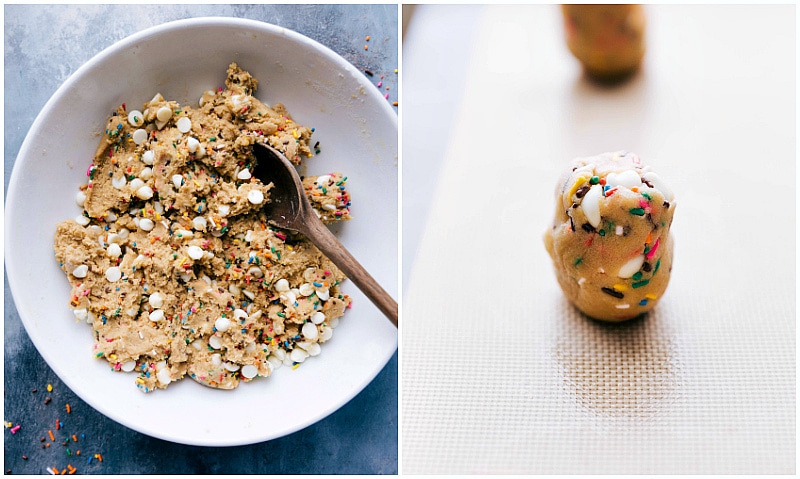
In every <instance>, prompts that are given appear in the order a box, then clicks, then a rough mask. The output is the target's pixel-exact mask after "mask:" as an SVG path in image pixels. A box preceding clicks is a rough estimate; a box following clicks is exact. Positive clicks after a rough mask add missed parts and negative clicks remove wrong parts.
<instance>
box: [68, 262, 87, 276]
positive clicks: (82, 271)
mask: <svg viewBox="0 0 800 479" xmlns="http://www.w3.org/2000/svg"><path fill="white" fill-rule="evenodd" d="M88 273H89V267H88V266H86V265H85V264H82V265H80V266H78V267H76V268H75V269H73V270H72V276H75V277H76V278H85V277H86V275H87V274H88Z"/></svg>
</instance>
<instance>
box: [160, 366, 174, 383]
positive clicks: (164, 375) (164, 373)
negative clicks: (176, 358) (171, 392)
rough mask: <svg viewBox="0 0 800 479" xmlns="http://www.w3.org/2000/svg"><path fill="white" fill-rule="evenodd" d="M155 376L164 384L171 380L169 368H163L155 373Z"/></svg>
mask: <svg viewBox="0 0 800 479" xmlns="http://www.w3.org/2000/svg"><path fill="white" fill-rule="evenodd" d="M156 378H158V382H160V383H161V384H163V385H164V386H166V385H167V384H169V383H170V382H172V378H171V377H170V375H169V369H167V368H164V369H162V370H160V371H158V372H157V373H156Z"/></svg>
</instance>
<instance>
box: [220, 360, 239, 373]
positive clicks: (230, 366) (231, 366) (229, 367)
mask: <svg viewBox="0 0 800 479" xmlns="http://www.w3.org/2000/svg"><path fill="white" fill-rule="evenodd" d="M223 366H224V367H225V369H227V370H228V371H230V372H232V373H235V372H236V371H238V370H239V365H238V364H233V363H229V362H226V363H225V364H223Z"/></svg>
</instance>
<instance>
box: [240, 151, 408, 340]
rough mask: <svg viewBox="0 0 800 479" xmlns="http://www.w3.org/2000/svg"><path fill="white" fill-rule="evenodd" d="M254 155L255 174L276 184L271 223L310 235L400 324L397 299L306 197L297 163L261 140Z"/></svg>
mask: <svg viewBox="0 0 800 479" xmlns="http://www.w3.org/2000/svg"><path fill="white" fill-rule="evenodd" d="M253 154H254V155H255V157H256V160H257V161H256V167H255V168H254V169H253V171H252V173H253V176H255V177H256V178H258V179H259V180H261V182H262V183H264V184H265V185H268V184H270V183H272V184H273V185H274V186H273V188H272V189H271V190H270V196H269V198H270V201H269V202H267V203H265V206H264V210H265V212H266V213H267V217H268V218H269V220H268V221H269V223H270V224H271V225H273V226H276V227H278V228H284V229H288V230H292V231H296V232H298V233H301V234H302V235H303V236H305V237H306V238H308V239H309V241H311V242H312V243H314V245H316V247H317V248H319V250H320V251H322V253H323V254H325V256H327V257H328V258H329V259H330V260H331V261H333V263H334V264H335V265H336V266H337V267H339V269H341V270H342V272H344V274H345V275H346V276H347V277H348V278H349V279H350V281H352V282H353V283H355V285H356V286H357V287H358V289H360V290H361V292H362V293H364V295H366V296H367V298H369V300H370V301H372V302H373V303H374V304H375V306H377V307H378V309H380V310H381V312H382V313H383V314H385V315H386V317H387V318H389V320H390V321H391V322H392V324H394V326H395V327H397V302H396V301H395V300H394V299H392V297H391V296H389V293H387V292H386V291H385V290H384V289H383V288H381V286H380V285H379V284H378V282H377V281H375V279H374V278H373V277H372V276H371V275H370V274H369V273H368V272H367V270H365V269H364V267H363V266H361V264H360V263H359V262H358V261H356V259H355V258H354V257H353V255H351V254H350V252H349V251H347V249H346V248H345V247H344V246H342V244H341V243H340V242H339V240H338V239H336V236H334V235H333V233H331V231H330V230H329V229H328V227H327V226H325V224H324V223H323V222H322V220H320V219H319V217H318V216H317V214H316V213H315V212H314V209H313V208H312V206H311V202H309V200H308V198H307V197H306V194H305V189H304V188H303V183H302V181H301V180H300V176H299V175H298V174H297V170H295V168H294V165H292V164H291V163H290V162H289V160H288V159H287V158H286V157H285V156H283V154H281V153H280V152H279V151H278V150H276V149H274V148H272V147H271V146H268V145H263V144H261V143H255V144H254V145H253Z"/></svg>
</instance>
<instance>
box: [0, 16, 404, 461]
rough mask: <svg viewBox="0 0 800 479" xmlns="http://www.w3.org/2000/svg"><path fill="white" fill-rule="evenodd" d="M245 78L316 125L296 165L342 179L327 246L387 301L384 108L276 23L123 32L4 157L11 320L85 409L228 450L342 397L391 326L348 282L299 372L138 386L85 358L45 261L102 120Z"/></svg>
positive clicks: (390, 239) (329, 407) (367, 367)
mask: <svg viewBox="0 0 800 479" xmlns="http://www.w3.org/2000/svg"><path fill="white" fill-rule="evenodd" d="M232 61H236V62H237V63H238V64H239V65H240V66H241V67H242V68H243V69H245V70H247V71H249V72H250V73H251V74H253V76H255V77H256V78H257V79H258V80H259V82H260V83H259V90H258V92H257V95H256V96H257V97H259V98H260V99H261V100H262V101H265V102H266V103H268V104H271V103H275V102H282V103H284V104H285V105H286V106H287V108H288V109H289V111H290V112H291V113H292V115H293V116H294V118H295V119H296V120H297V121H299V122H301V123H304V124H306V125H309V126H312V127H314V128H316V132H315V133H314V137H313V138H314V141H319V142H320V144H321V147H322V153H321V154H320V155H318V156H317V157H315V158H312V159H310V160H309V161H308V162H307V173H308V174H322V173H326V172H328V171H333V170H340V171H342V172H343V173H344V174H346V175H347V176H348V177H349V180H348V189H349V191H350V193H351V195H352V198H353V207H352V214H353V217H354V219H353V220H352V221H350V222H348V223H346V224H342V225H340V226H337V227H336V228H335V232H336V233H337V235H338V236H339V238H340V240H341V241H342V243H343V244H344V245H345V246H346V247H347V248H348V249H350V251H351V252H352V253H353V254H354V256H355V257H356V258H358V259H359V260H360V261H361V263H362V264H363V265H364V266H365V267H366V268H367V270H369V271H370V272H371V273H372V274H373V275H374V276H375V278H376V279H377V280H378V281H379V282H380V283H381V284H382V285H383V286H384V288H385V289H386V290H387V291H389V292H390V293H391V294H392V295H393V296H394V297H397V276H398V274H397V238H398V232H397V223H398V211H397V197H398V195H397V180H398V171H397V116H396V114H395V112H394V111H393V110H392V108H391V107H390V106H389V104H388V102H387V101H386V100H385V99H384V98H383V97H382V96H381V95H380V93H379V92H378V90H377V89H376V88H375V87H374V86H373V85H371V84H370V83H369V81H368V80H367V79H366V78H365V77H364V76H363V75H362V74H361V73H360V72H359V71H357V70H356V69H355V68H354V67H353V66H352V65H351V64H349V63H348V62H347V61H345V60H344V59H342V58H341V57H339V56H338V55H336V54H335V53H334V52H332V51H331V50H329V49H328V48H326V47H324V46H322V45H320V44H318V43H316V42H314V41H313V40H310V39H308V38H306V37H304V36H302V35H300V34H297V33H295V32H292V31H289V30H286V29H284V28H280V27H277V26H273V25H269V24H265V23H261V22H256V21H251V20H243V19H235V18H196V19H189V20H180V21H176V22H171V23H167V24H164V25H161V26H157V27H154V28H150V29H148V30H145V31H142V32H140V33H137V34H135V35H132V36H130V37H128V38H126V39H124V40H122V41H120V42H118V43H116V44H114V45H113V46H111V47H110V48H108V49H106V50H104V51H102V52H101V53H99V54H98V55H97V56H95V57H94V58H93V59H91V60H90V61H89V62H88V63H86V64H85V65H83V66H82V67H81V68H80V69H79V70H78V71H76V72H75V74H74V75H72V76H71V77H70V78H69V79H68V80H67V81H66V82H65V83H64V84H63V85H62V86H61V88H59V89H58V91H57V92H56V93H55V94H54V95H53V97H52V98H51V99H50V100H49V101H48V102H47V104H46V105H45V106H44V109H43V110H42V112H41V113H40V114H39V116H38V117H37V118H36V121H35V122H34V123H33V126H32V127H31V130H30V132H29V133H28V136H27V137H26V139H25V142H24V143H23V144H22V148H21V149H20V152H19V156H18V157H17V160H16V163H15V165H14V171H13V173H12V175H11V181H10V185H9V188H8V195H7V199H6V212H5V213H6V216H5V226H6V228H5V231H6V233H5V242H6V243H5V261H6V268H7V269H6V271H7V273H8V280H9V285H10V286H11V291H12V293H13V296H14V301H15V303H16V306H17V310H18V311H19V314H20V317H21V318H22V322H23V324H24V325H25V329H26V330H27V332H28V334H29V335H30V337H31V339H32V340H33V343H34V344H35V345H36V348H37V349H38V350H39V352H40V353H41V354H42V356H43V357H44V358H45V360H46V361H47V363H48V364H49V365H50V366H51V367H52V368H53V370H54V371H55V372H56V374H58V376H59V377H60V378H61V379H62V380H63V381H64V382H65V383H66V384H67V385H68V386H69V387H70V388H71V389H72V390H73V391H74V392H75V393H76V394H77V395H78V396H80V397H81V398H82V399H84V400H85V401H86V402H87V403H89V404H90V405H91V406H92V407H94V408H95V409H97V410H98V411H100V412H101V413H103V414H105V415H106V416H108V417H110V418H111V419H113V420H115V421H117V422H120V423H122V424H124V425H126V426H128V427H130V428H132V429H135V430H137V431H140V432H142V433H145V434H148V435H151V436H155V437H159V438H162V439H166V440H169V441H174V442H178V443H183V444H194V445H208V446H228V445H241V444H250V443H255V442H260V441H264V440H268V439H273V438H276V437H280V436H282V435H285V434H288V433H291V432H294V431H296V430H298V429H301V428H303V427H305V426H308V425H310V424H312V423H314V422H316V421H318V420H320V419H322V418H324V417H325V416H327V415H328V414H330V413H331V412H333V411H335V410H336V409H338V408H339V407H340V406H342V405H343V404H345V403H346V402H347V401H349V400H350V399H351V398H352V397H353V396H355V395H356V394H357V393H358V392H359V391H361V390H362V389H363V388H364V387H365V386H366V385H367V384H368V383H369V382H370V381H371V380H372V379H373V378H374V377H375V376H376V375H377V373H378V372H379V371H380V370H381V369H382V368H383V366H384V365H385V364H386V362H387V361H388V360H389V358H390V357H391V356H392V354H393V352H394V351H395V349H396V347H397V331H396V329H395V328H394V327H393V326H392V325H391V324H390V323H389V321H388V320H386V319H385V318H384V317H382V315H381V313H380V312H379V311H378V310H377V309H376V308H375V307H374V306H373V305H372V304H371V303H370V302H369V300H367V299H366V297H364V296H363V295H362V294H361V293H360V292H359V291H358V289H356V288H355V286H353V285H352V284H350V283H348V282H346V283H345V284H344V286H343V289H344V291H345V292H346V293H348V294H350V295H351V296H353V298H354V303H353V308H352V309H351V310H349V311H348V313H347V314H346V315H345V316H344V317H343V318H342V321H341V322H340V325H339V326H338V327H337V328H336V330H335V333H334V336H333V338H332V340H331V341H330V342H328V343H326V344H325V345H324V346H323V348H322V354H321V355H320V356H318V357H315V358H311V360H309V361H306V362H304V363H303V364H302V366H301V367H299V368H297V369H295V370H293V369H291V368H287V367H284V368H280V369H278V370H276V371H275V373H274V374H273V375H272V376H271V377H270V378H266V379H264V378H260V379H259V380H257V381H253V382H251V383H247V384H242V385H241V386H240V387H239V388H238V389H236V390H233V391H220V390H214V389H209V388H205V387H203V386H201V385H199V384H197V383H195V382H193V381H192V380H191V379H188V378H186V379H184V380H182V381H180V382H178V383H175V384H173V385H170V387H169V389H167V390H160V391H155V392H153V393H150V394H145V393H142V392H141V391H139V390H138V389H137V388H136V387H135V385H134V375H132V374H121V373H113V372H111V371H110V370H109V367H108V365H107V363H106V362H105V361H103V360H95V359H94V357H93V355H92V350H91V347H92V332H91V328H90V327H89V326H88V325H87V324H85V323H83V322H76V321H75V319H74V317H73V315H72V313H71V312H70V310H69V308H68V301H69V285H68V282H67V279H66V277H65V276H64V273H63V272H62V271H61V270H60V269H59V267H58V264H57V262H56V260H55V258H54V252H53V235H54V233H55V227H56V224H57V223H58V222H59V221H62V220H65V219H67V218H74V217H75V216H76V215H78V214H79V213H80V208H79V207H78V206H77V205H76V204H75V193H76V192H77V187H78V185H79V184H81V183H82V182H85V181H86V168H87V167H88V165H89V164H90V163H91V160H92V157H93V153H94V151H95V148H96V147H97V144H98V141H99V136H98V132H101V131H102V130H103V128H104V125H105V120H106V118H107V116H108V115H109V114H110V113H111V112H112V111H113V110H114V109H115V108H116V107H117V106H118V105H119V104H121V103H127V105H129V106H131V107H133V106H136V107H137V108H138V107H140V106H141V105H142V103H143V102H145V101H147V100H149V99H150V98H152V97H153V95H154V94H155V93H156V92H160V93H161V94H162V95H163V96H164V97H165V98H168V99H175V100H178V101H179V102H181V103H182V104H191V105H196V104H197V100H198V99H199V97H200V95H201V94H202V92H203V91H205V90H207V89H209V88H216V87H218V86H224V81H225V73H226V69H227V66H228V64H229V63H230V62H232Z"/></svg>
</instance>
